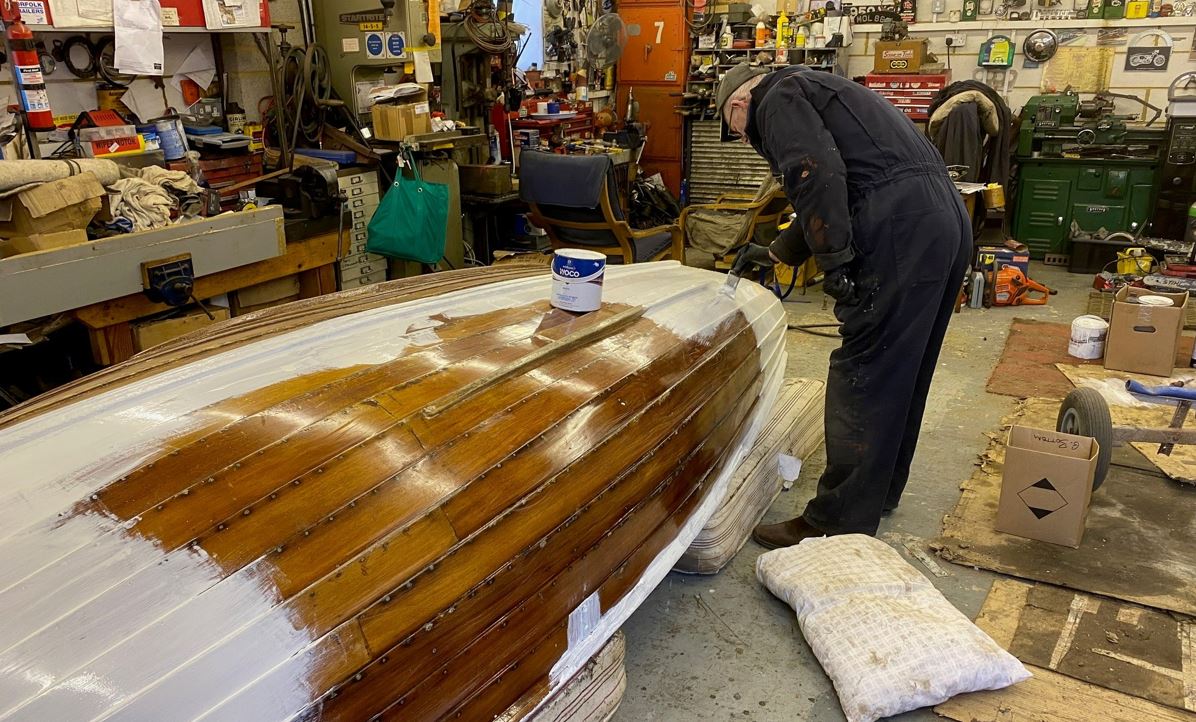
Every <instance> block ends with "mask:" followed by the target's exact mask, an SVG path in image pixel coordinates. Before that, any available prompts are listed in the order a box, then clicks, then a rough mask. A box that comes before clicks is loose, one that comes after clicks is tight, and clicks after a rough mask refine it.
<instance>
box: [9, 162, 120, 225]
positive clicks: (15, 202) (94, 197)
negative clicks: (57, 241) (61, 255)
mask: <svg viewBox="0 0 1196 722" xmlns="http://www.w3.org/2000/svg"><path fill="white" fill-rule="evenodd" d="M103 195H104V187H103V186H102V185H100V182H99V181H98V180H96V177H95V176H94V175H92V174H91V173H80V174H79V175H76V176H71V177H70V178H63V179H62V180H56V181H52V182H50V183H42V184H41V185H37V186H34V187H33V188H29V189H26V190H23V191H20V192H19V193H15V194H13V195H11V196H9V197H7V198H3V199H0V236H3V237H4V238H13V237H15V236H33V235H39V234H47V233H54V232H56V231H73V230H81V229H84V228H87V224H88V223H91V219H92V218H94V217H95V214H96V213H98V212H99V210H100V205H101V203H100V198H101V197H102V196H103Z"/></svg>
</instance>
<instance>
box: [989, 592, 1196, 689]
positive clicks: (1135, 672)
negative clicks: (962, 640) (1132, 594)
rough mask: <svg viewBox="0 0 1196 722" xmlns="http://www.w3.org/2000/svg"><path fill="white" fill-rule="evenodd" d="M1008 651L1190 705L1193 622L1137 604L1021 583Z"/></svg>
mask: <svg viewBox="0 0 1196 722" xmlns="http://www.w3.org/2000/svg"><path fill="white" fill-rule="evenodd" d="M1010 583H1012V584H1021V585H1023V586H1026V587H1028V589H1027V590H1026V604H1025V606H1023V607H1022V609H1021V611H1020V613H1019V615H1018V617H1019V619H1018V623H1017V631H1016V632H1015V633H1014V635H1013V643H1012V644H1011V645H1010V647H1009V651H1010V652H1011V653H1012V654H1013V655H1014V656H1015V657H1017V658H1018V659H1020V660H1022V661H1023V662H1026V663H1028V664H1033V665H1035V666H1037V667H1046V668H1047V669H1050V670H1053V671H1055V672H1060V673H1062V674H1066V675H1067V676H1068V677H1074V678H1076V679H1080V680H1083V681H1085V682H1091V683H1093V684H1095V685H1098V686H1100V687H1106V688H1108V689H1115V690H1117V691H1119V692H1125V693H1126V694H1132V695H1134V696H1135V697H1142V698H1144V699H1149V700H1151V701H1152V702H1158V703H1159V704H1165V705H1167V706H1168V707H1177V708H1179V709H1186V710H1188V711H1190V712H1192V711H1196V659H1193V655H1196V645H1194V644H1193V642H1196V623H1194V622H1193V621H1192V620H1191V619H1189V618H1186V617H1179V616H1178V615H1174V614H1171V613H1168V612H1162V611H1159V610H1157V609H1151V608H1150V607H1143V606H1140V605H1138V604H1130V603H1129V602H1122V601H1119V600H1116V599H1109V598H1107V597H1099V596H1096V595H1092V594H1085V593H1083V592H1074V591H1072V590H1070V589H1063V588H1061V587H1054V586H1050V585H1047V584H1032V585H1031V584H1025V583H1024V582H1010Z"/></svg>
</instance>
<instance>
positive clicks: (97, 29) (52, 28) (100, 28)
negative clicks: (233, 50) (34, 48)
mask: <svg viewBox="0 0 1196 722" xmlns="http://www.w3.org/2000/svg"><path fill="white" fill-rule="evenodd" d="M29 29H30V30H32V31H34V32H37V33H73V34H78V33H110V32H113V29H112V26H111V25H107V26H104V25H96V26H88V27H81V28H64V27H59V26H57V25H29ZM268 32H270V28H263V27H255V28H220V29H218V30H210V29H208V28H198V27H190V26H189V27H182V26H179V27H170V26H166V27H163V28H162V34H163V35H174V34H176V33H268Z"/></svg>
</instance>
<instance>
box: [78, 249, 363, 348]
mask: <svg viewBox="0 0 1196 722" xmlns="http://www.w3.org/2000/svg"><path fill="white" fill-rule="evenodd" d="M338 255H340V254H339V253H338V246H337V234H336V233H327V234H324V235H319V236H314V237H312V238H307V239H304V240H301V241H294V242H290V243H286V244H285V247H284V252H283V254H282V255H280V256H276V257H274V258H269V259H266V260H264V261H258V262H256V263H250V264H248V265H244V266H238V267H236V268H230V269H228V270H225V271H220V272H219V273H213V274H210V275H207V276H202V277H199V278H196V279H195V297H196V298H200V299H208V298H212V297H213V296H219V295H221V294H224V293H229V292H230V291H236V290H237V289H240V288H245V287H247V286H253V285H255V284H258V283H265V282H266V281H273V280H274V279H277V278H283V277H285V276H290V275H293V274H298V275H299V298H312V297H313V296H321V295H323V294H325V293H334V292H335V291H336V290H337V288H336V261H337V257H338ZM170 308H171V307H170V306H167V305H166V304H163V303H155V302H154V301H151V300H149V298H147V297H146V296H145V294H143V293H134V294H130V295H127V296H122V297H120V298H114V299H111V300H108V301H101V302H100V303H93V304H90V305H87V306H83V307H81V308H77V309H75V310H74V311H72V314H73V315H74V317H75V318H77V319H78V320H79V321H81V322H82V323H83V325H84V326H85V327H86V328H87V331H88V336H89V337H90V339H91V352H92V356H93V357H94V358H95V361H96V363H98V364H101V365H103V366H108V365H111V364H115V363H120V362H121V361H124V360H125V359H128V358H129V357H131V356H132V355H133V354H134V352H135V348H134V344H133V327H132V326H131V322H132V321H135V320H137V319H139V318H143V317H145V316H151V315H153V314H156V313H161V312H163V311H169V310H170Z"/></svg>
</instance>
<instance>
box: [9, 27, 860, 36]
mask: <svg viewBox="0 0 1196 722" xmlns="http://www.w3.org/2000/svg"><path fill="white" fill-rule="evenodd" d="M878 27H879V26H878ZM29 29H30V30H32V31H33V32H35V33H71V34H86V33H110V32H113V29H112V26H111V25H107V26H105V25H95V26H87V27H81V28H62V27H58V26H57V25H29ZM266 32H270V28H263V27H252V28H220V29H214V30H213V29H208V28H201V27H194V26H187V27H183V26H177V27H170V26H166V27H163V28H162V34H163V35H175V34H177V33H217V34H223V33H266Z"/></svg>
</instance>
